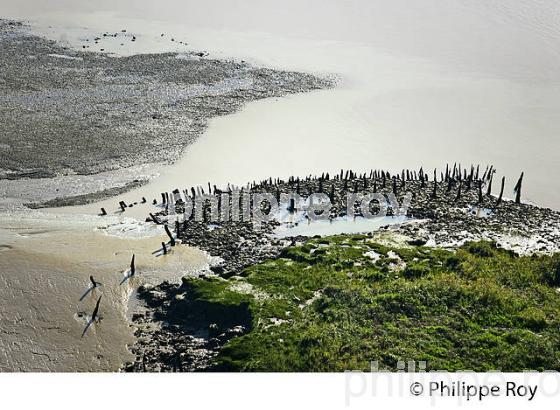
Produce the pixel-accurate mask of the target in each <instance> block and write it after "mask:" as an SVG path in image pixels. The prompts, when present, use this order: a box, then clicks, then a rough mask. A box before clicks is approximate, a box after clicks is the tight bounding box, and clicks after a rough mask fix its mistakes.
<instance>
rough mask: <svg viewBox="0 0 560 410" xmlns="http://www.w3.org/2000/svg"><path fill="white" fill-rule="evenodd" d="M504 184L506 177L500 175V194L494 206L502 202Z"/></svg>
mask: <svg viewBox="0 0 560 410" xmlns="http://www.w3.org/2000/svg"><path fill="white" fill-rule="evenodd" d="M505 184H506V177H502V187H501V188H500V196H499V197H498V202H497V203H496V206H498V205H500V204H501V203H502V196H503V195H504V186H505Z"/></svg>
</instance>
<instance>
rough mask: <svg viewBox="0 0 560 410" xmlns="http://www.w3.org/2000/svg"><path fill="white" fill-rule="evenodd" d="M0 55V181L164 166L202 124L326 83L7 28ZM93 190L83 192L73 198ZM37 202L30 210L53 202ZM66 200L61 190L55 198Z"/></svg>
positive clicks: (2, 27) (1, 25) (1, 33)
mask: <svg viewBox="0 0 560 410" xmlns="http://www.w3.org/2000/svg"><path fill="white" fill-rule="evenodd" d="M0 48H1V49H2V55H1V57H0V67H1V70H0V91H1V92H0V123H2V130H1V131H0V154H1V155H0V180H2V179H21V178H51V177H55V176H61V175H72V174H79V175H91V174H97V173H100V172H105V171H113V170H118V169H122V168H129V167H132V166H138V165H141V164H146V163H170V162H173V161H175V160H176V159H177V158H178V157H179V156H180V155H181V153H182V152H183V151H184V149H185V147H187V146H188V145H189V144H191V143H192V142H193V141H194V140H195V139H196V138H197V137H198V136H199V135H200V134H201V133H202V132H203V131H204V130H205V128H206V125H207V121H208V119H209V118H212V117H215V116H218V115H225V114H230V113H233V112H235V111H236V110H238V109H239V108H241V106H242V105H243V104H244V103H245V102H248V101H252V100H257V99H261V98H267V97H278V96H282V95H286V94H290V93H297V92H304V91H309V90H313V89H318V88H324V87H327V86H329V85H331V82H330V81H329V80H326V79H320V78H318V77H315V76H313V75H309V74H302V73H295V72H287V71H276V70H271V69H265V68H256V67H252V66H250V65H248V64H246V63H243V62H235V61H222V60H215V59H211V58H206V57H205V54H202V53H192V54H188V53H187V54H185V53H181V54H176V53H166V54H143V55H133V56H128V57H116V56H112V55H108V54H104V53H96V52H86V51H77V50H73V49H69V48H66V47H63V46H61V45H60V44H58V43H56V42H53V41H50V40H47V39H44V38H41V37H39V36H37V35H34V34H32V32H31V31H30V30H29V29H28V28H27V27H26V26H24V25H23V24H22V23H20V22H13V21H7V20H0ZM133 179H135V178H134V176H133V175H131V176H130V181H128V182H131V181H132V180H133ZM107 180H108V183H109V184H110V183H111V179H110V178H108V179H107ZM120 186H123V184H122V183H121V184H120ZM110 187H112V186H110ZM1 188H2V187H1V186H0V189H1ZM12 188H13V187H12ZM106 188H107V187H106ZM97 190H98V189H96V188H94V187H88V186H87V184H83V189H82V192H78V193H76V192H73V193H72V194H71V195H73V196H76V195H85V194H89V193H91V192H96V191H97ZM38 196H39V197H38V198H35V199H36V200H38V202H40V200H52V199H54V198H53V197H48V198H41V197H40V195H38ZM64 196H65V189H64V187H61V190H60V192H59V193H58V197H60V198H63V197H64Z"/></svg>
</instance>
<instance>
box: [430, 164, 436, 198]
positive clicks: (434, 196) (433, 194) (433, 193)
mask: <svg viewBox="0 0 560 410" xmlns="http://www.w3.org/2000/svg"><path fill="white" fill-rule="evenodd" d="M431 198H432V199H436V198H437V170H436V169H434V190H433V192H432V195H431Z"/></svg>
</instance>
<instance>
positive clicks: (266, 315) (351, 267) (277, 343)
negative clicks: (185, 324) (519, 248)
mask: <svg viewBox="0 0 560 410" xmlns="http://www.w3.org/2000/svg"><path fill="white" fill-rule="evenodd" d="M185 285H186V289H187V292H186V295H185V296H187V299H189V300H191V301H193V302H196V304H198V305H204V306H213V310H216V311H218V312H220V314H219V315H218V316H219V317H221V318H224V317H227V315H228V313H227V312H228V311H229V310H231V311H232V314H233V315H234V316H236V317H238V319H239V320H242V321H243V322H245V323H248V324H250V325H249V331H248V332H247V333H246V334H245V335H243V336H240V337H237V338H234V339H232V340H230V341H229V342H228V343H227V344H226V346H225V347H224V348H223V349H222V351H221V352H220V354H219V355H218V357H217V358H216V359H215V364H216V367H217V368H218V369H221V370H234V371H259V370H260V371H343V370H349V369H352V370H368V369H369V367H370V361H373V360H376V361H378V362H379V365H380V367H381V368H386V369H390V370H395V369H396V363H397V361H399V360H405V361H406V360H416V361H419V360H423V361H426V362H427V367H428V370H435V369H437V370H463V369H470V370H476V371H486V370H492V369H500V370H502V371H520V370H523V369H534V370H544V369H555V370H560V332H559V326H560V319H559V317H560V315H559V314H560V293H559V292H558V291H557V288H558V287H559V286H560V255H554V256H538V257H537V256H534V257H518V256H516V255H514V254H512V253H510V252H508V251H505V250H500V249H496V248H495V247H494V246H493V244H491V243H489V242H478V243H471V244H468V245H465V246H463V247H462V248H460V249H458V250H457V251H454V252H452V251H447V250H442V249H433V248H428V247H423V246H405V247H402V246H401V247H397V246H387V245H382V244H379V243H376V242H374V240H373V239H371V238H369V237H367V236H362V235H353V236H336V237H331V238H321V239H313V240H310V241H309V242H307V243H305V244H304V245H303V246H297V247H291V248H288V249H286V250H285V251H284V252H283V254H282V255H281V258H279V259H277V260H272V261H268V262H265V263H262V264H259V265H256V266H252V267H250V268H248V269H246V270H245V271H244V272H243V276H242V277H234V278H231V279H229V280H224V279H211V280H208V279H206V280H203V279H190V280H188V281H187V282H186V283H185ZM218 308H219V309H218ZM240 312H243V313H242V314H241V313H240ZM240 314H241V316H243V318H240V317H239V315H240Z"/></svg>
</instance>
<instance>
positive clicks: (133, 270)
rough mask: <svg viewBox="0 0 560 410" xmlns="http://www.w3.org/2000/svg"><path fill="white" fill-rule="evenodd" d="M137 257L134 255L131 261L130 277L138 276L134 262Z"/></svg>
mask: <svg viewBox="0 0 560 410" xmlns="http://www.w3.org/2000/svg"><path fill="white" fill-rule="evenodd" d="M135 258H136V255H134V254H132V260H131V261H130V276H134V275H135V274H136V265H135V264H134V260H135Z"/></svg>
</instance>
